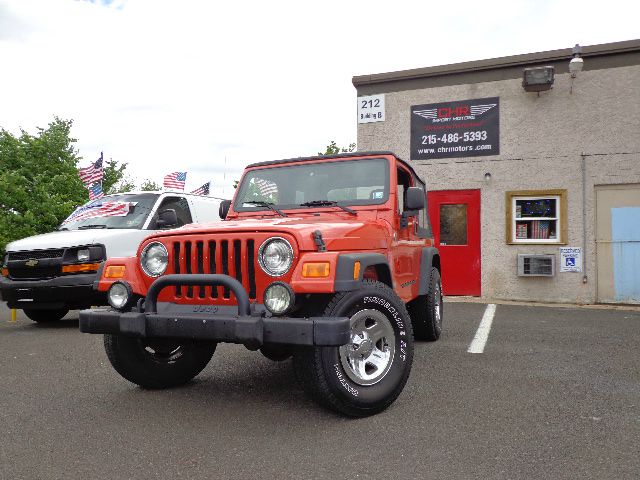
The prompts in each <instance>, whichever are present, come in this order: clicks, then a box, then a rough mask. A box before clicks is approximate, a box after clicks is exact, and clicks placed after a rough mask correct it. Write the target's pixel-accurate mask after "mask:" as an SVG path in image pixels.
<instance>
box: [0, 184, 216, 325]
mask: <svg viewBox="0 0 640 480" xmlns="http://www.w3.org/2000/svg"><path fill="white" fill-rule="evenodd" d="M222 201H223V200H222V199H220V198H215V197H207V196H200V195H190V194H185V193H182V192H171V191H165V192H129V193H122V194H116V195H108V196H105V197H103V198H101V199H99V200H93V201H91V202H88V203H87V204H85V205H84V206H82V207H80V208H79V209H78V210H76V211H75V212H74V213H72V214H71V215H70V216H69V218H67V219H66V220H65V221H64V222H63V223H62V225H61V226H60V228H59V230H58V231H56V232H52V233H45V234H43V235H35V236H33V237H28V238H23V239H22V240H16V241H15V242H11V243H9V244H8V245H7V249H6V250H7V254H6V255H5V258H4V260H3V262H2V275H0V300H3V301H5V302H7V305H8V306H9V308H20V309H22V310H24V313H25V314H26V315H27V317H29V318H30V319H31V320H34V321H36V322H52V321H57V320H60V319H61V318H62V317H64V316H65V315H66V314H67V312H68V311H69V310H75V309H83V308H89V307H90V306H92V305H106V304H107V302H106V296H105V295H104V293H100V292H97V291H95V290H94V289H93V282H94V281H96V280H98V279H99V278H100V275H99V270H100V269H101V267H102V264H103V263H104V261H105V260H106V259H107V258H110V257H130V256H133V255H135V254H136V249H137V248H138V245H139V244H140V242H141V241H142V240H143V239H144V238H145V237H146V236H147V235H150V234H151V233H153V232H155V231H158V230H162V229H167V228H177V227H181V226H183V225H186V224H188V223H203V222H212V221H219V220H220V215H219V207H220V202H222Z"/></svg>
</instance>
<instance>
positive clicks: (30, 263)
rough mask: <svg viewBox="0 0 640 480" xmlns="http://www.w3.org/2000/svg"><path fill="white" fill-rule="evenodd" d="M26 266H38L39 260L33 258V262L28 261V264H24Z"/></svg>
mask: <svg viewBox="0 0 640 480" xmlns="http://www.w3.org/2000/svg"><path fill="white" fill-rule="evenodd" d="M24 264H25V265H26V266H27V267H35V266H36V265H37V264H38V260H36V259H35V258H32V259H31V260H27V261H26V262H24Z"/></svg>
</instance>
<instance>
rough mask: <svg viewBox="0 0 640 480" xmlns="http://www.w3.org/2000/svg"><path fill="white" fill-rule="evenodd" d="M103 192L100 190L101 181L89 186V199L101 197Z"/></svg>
mask: <svg viewBox="0 0 640 480" xmlns="http://www.w3.org/2000/svg"><path fill="white" fill-rule="evenodd" d="M103 196H104V193H103V192H102V183H96V184H95V185H92V186H90V187H89V200H96V199H98V198H102V197H103Z"/></svg>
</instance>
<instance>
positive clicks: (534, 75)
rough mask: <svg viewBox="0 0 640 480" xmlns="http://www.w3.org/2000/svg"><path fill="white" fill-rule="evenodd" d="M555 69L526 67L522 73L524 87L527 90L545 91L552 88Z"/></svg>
mask: <svg viewBox="0 0 640 480" xmlns="http://www.w3.org/2000/svg"><path fill="white" fill-rule="evenodd" d="M554 73H555V69H554V68H553V67H550V66H547V67H531V68H525V69H524V72H523V75H522V87H523V88H524V89H525V90H526V91H527V92H543V91H545V90H551V85H553V80H554Z"/></svg>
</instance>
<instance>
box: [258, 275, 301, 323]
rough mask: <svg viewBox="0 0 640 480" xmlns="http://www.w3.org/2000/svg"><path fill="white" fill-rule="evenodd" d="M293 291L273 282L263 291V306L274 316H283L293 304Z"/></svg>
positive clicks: (286, 286) (281, 283)
mask: <svg viewBox="0 0 640 480" xmlns="http://www.w3.org/2000/svg"><path fill="white" fill-rule="evenodd" d="M295 298H296V297H295V294H294V293H293V289H292V288H291V287H290V286H289V285H287V284H286V283H283V282H275V283H272V284H271V285H269V286H268V287H267V289H266V290H265V291H264V306H265V307H266V308H267V310H269V311H270V312H271V313H273V314H274V315H284V314H285V313H286V312H287V311H289V309H290V308H291V307H292V306H293V304H294V303H295Z"/></svg>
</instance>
